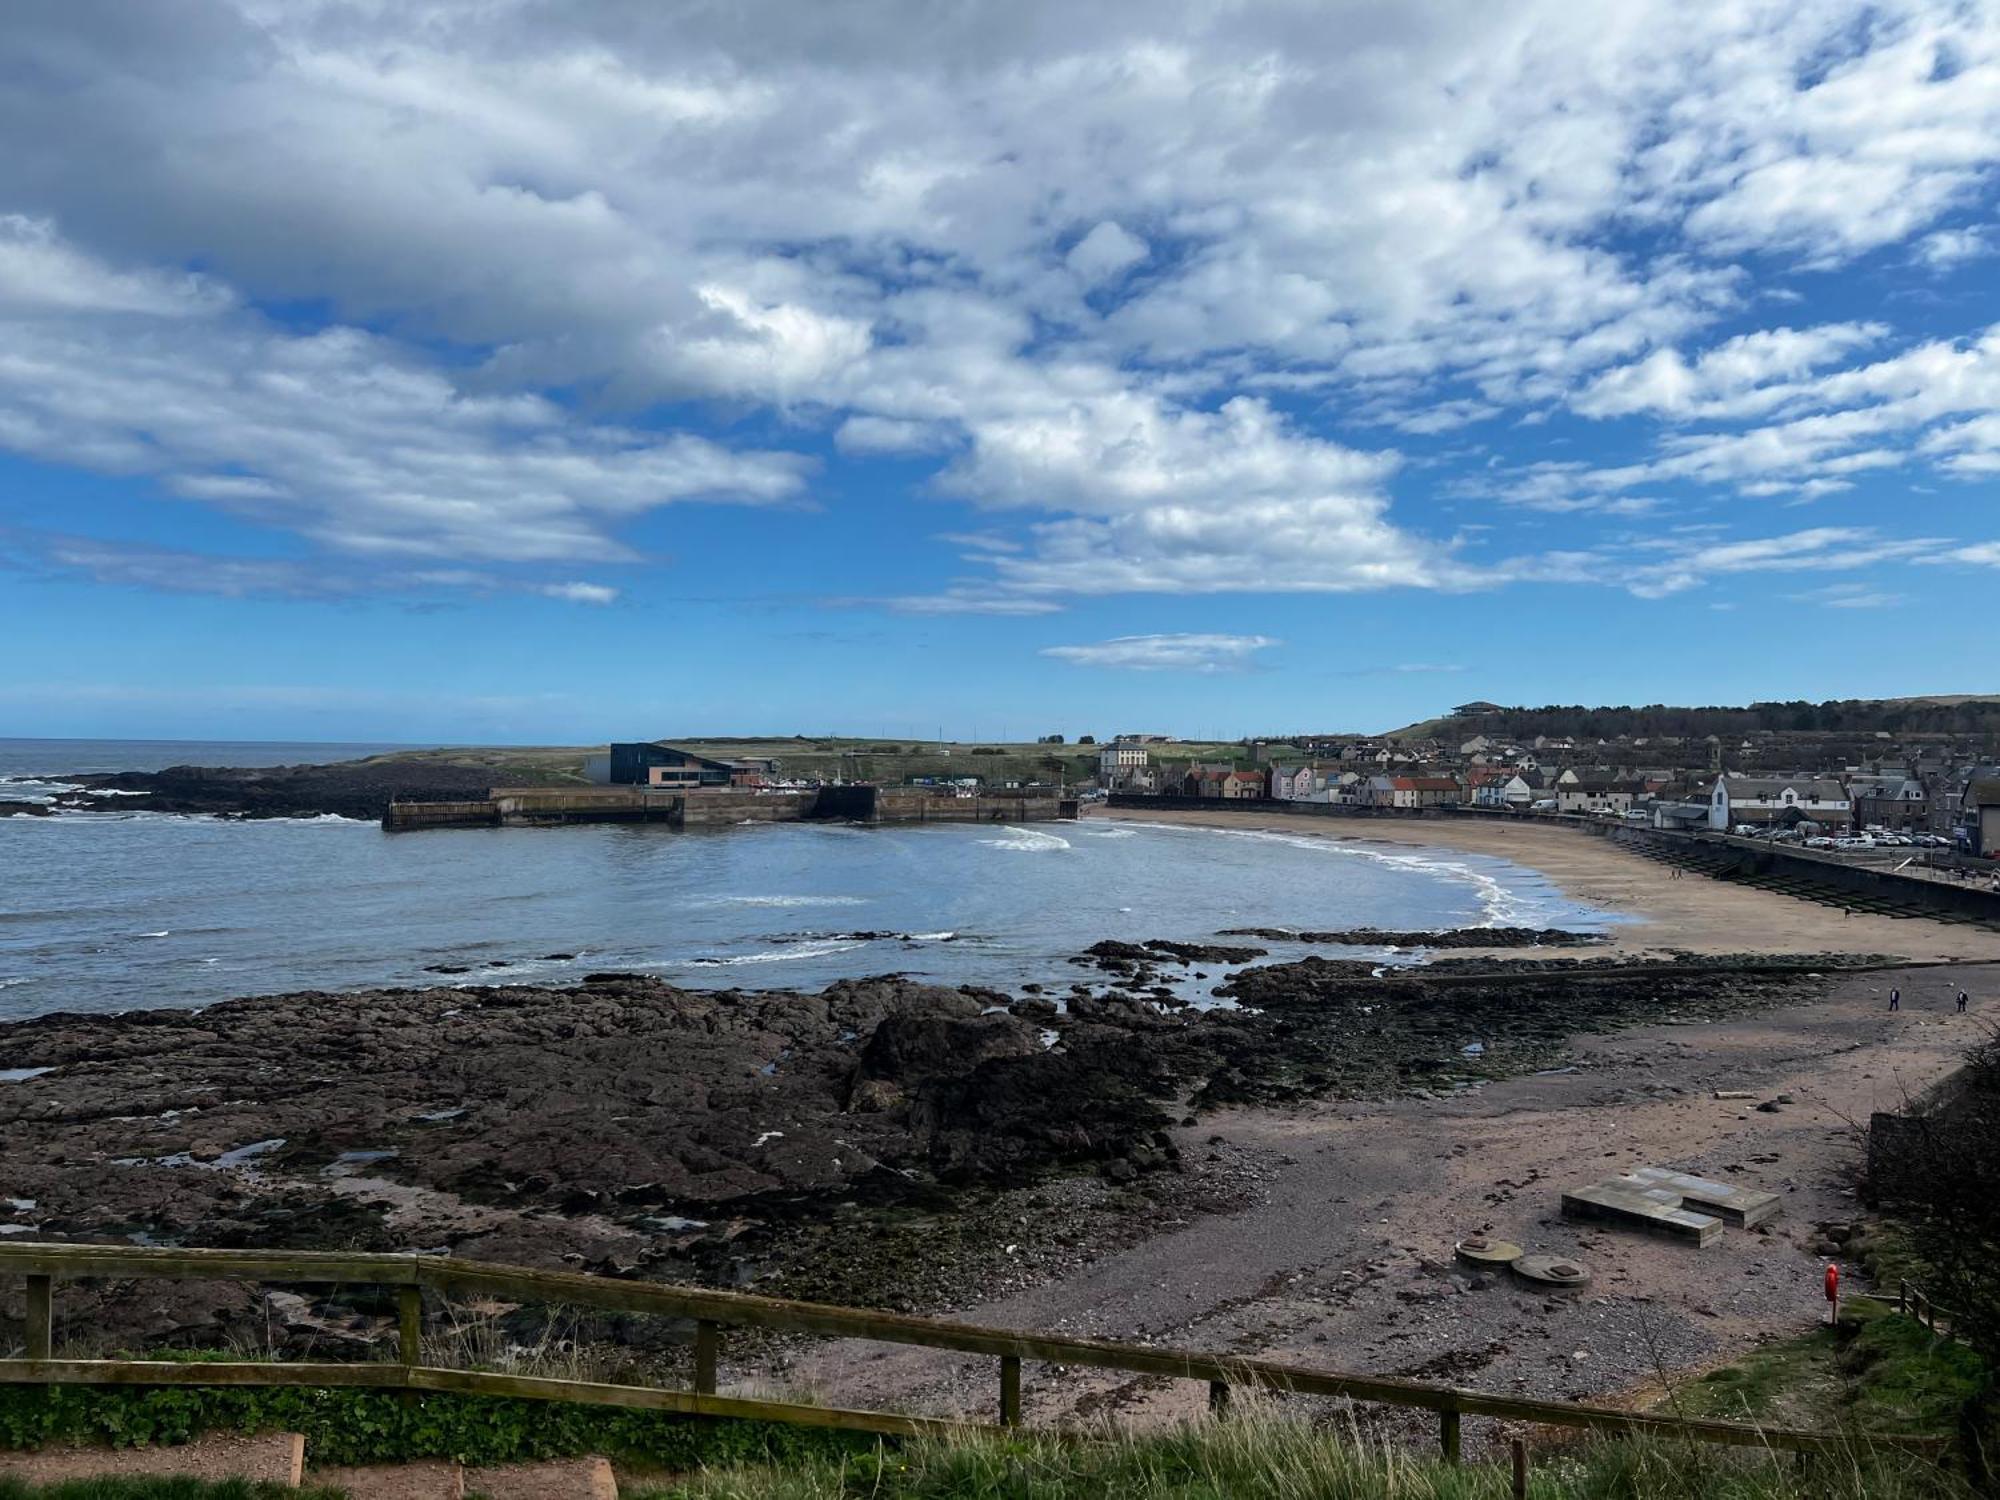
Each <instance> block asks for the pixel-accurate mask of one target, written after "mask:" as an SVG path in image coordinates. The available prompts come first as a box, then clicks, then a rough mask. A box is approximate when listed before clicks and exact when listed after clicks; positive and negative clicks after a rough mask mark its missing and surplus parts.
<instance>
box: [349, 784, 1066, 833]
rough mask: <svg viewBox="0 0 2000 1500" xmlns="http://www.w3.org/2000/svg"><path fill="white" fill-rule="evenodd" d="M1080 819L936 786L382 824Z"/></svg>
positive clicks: (665, 800) (527, 807)
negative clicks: (952, 792) (943, 790)
mask: <svg viewBox="0 0 2000 1500" xmlns="http://www.w3.org/2000/svg"><path fill="white" fill-rule="evenodd" d="M1076 813H1077V805H1076V802H1075V801H1074V800H1072V799H1068V798H1064V797H1061V796H1059V795H1058V794H1057V793H1056V792H1055V791H1053V790H1043V789H1040V788H1022V789H1007V790H1002V791H997V792H988V793H984V794H982V795H980V796H977V797H958V796H953V795H950V794H948V793H947V794H940V793H938V792H935V791H933V790H932V789H930V788H929V787H877V786H825V787H808V788H803V789H800V790H797V791H750V790H732V791H696V792H663V791H651V790H648V789H647V788H645V787H635V786H608V787H506V788H499V789H496V790H495V791H494V792H493V793H492V795H491V796H490V797H488V798H487V799H486V800H485V801H481V802H473V801H458V802H392V803H390V804H389V807H388V810H387V811H386V812H385V813H384V814H383V815H382V826H383V827H384V828H388V829H391V830H395V831H402V830H416V829H422V828H492V827H509V828H512V827H533V826H538V825H552V824H564V823H667V824H671V825H672V826H673V827H676V828H724V827H730V826H733V825H736V824H740V823H796V822H800V821H802V820H804V819H807V818H814V819H837V820H840V821H845V822H853V823H1040V822H1051V821H1054V820H1055V819H1057V818H1073V817H1075V816H1076Z"/></svg>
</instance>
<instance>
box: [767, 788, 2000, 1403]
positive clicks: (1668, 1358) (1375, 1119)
mask: <svg viewBox="0 0 2000 1500" xmlns="http://www.w3.org/2000/svg"><path fill="white" fill-rule="evenodd" d="M1108 816H1112V817H1121V818H1122V817H1129V818H1134V819H1138V820H1141V821H1156V822H1185V823H1204V824H1213V825H1216V826H1225V827H1246V828H1273V829H1279V830H1282V831H1284V832H1287V833H1302V834H1307V835H1310V836H1323V837H1333V836H1337V831H1336V830H1333V829H1323V828H1321V827H1320V826H1318V825H1317V824H1315V823H1312V822H1309V821H1308V820H1305V819H1299V818H1283V817H1273V816H1270V815H1262V816H1260V815H1258V814H1254V813H1252V814H1245V815H1230V814H1217V813H1206V812H1204V813H1183V814H1138V813H1124V812H1113V813H1110V814H1108ZM1365 827H1366V833H1367V836H1368V837H1371V838H1378V839H1380V840H1382V841H1383V842H1393V843H1398V844H1422V845H1427V846H1431V847H1448V848H1453V849H1462V850H1468V851H1471V852H1476V853H1479V854H1491V855H1497V856H1500V857H1503V858H1509V859H1513V860H1517V861H1519V862H1520V863H1522V864H1525V865H1530V866H1532V867H1533V868H1535V869H1537V870H1539V871H1541V872H1542V873H1544V874H1545V875H1547V876H1549V877H1550V878H1552V879H1553V880H1555V881H1556V882H1557V883H1559V884H1560V885H1561V886H1562V888H1563V889H1564V890H1565V891H1566V892H1568V893H1569V894H1571V895H1573V896H1575V897H1577V898H1578V899H1580V900H1584V901H1588V902H1590V903H1591V904H1593V905H1597V906H1602V907H1605V908H1609V909H1612V910H1616V911H1619V912H1621V913H1625V914H1629V915H1631V916H1633V917H1635V918H1638V919H1640V920H1639V921H1635V922H1634V923H1633V924H1632V925H1630V926H1629V927H1627V928H1625V929H1623V930H1621V932H1620V934H1619V937H1618V939H1617V942H1616V945H1615V946H1616V951H1618V952H1621V953H1624V954H1627V955H1631V956H1639V955H1642V954H1645V953H1649V952H1653V951H1656V950H1661V949H1668V948H1680V949H1690V950H1696V951H1706V952H1742V951H1763V952H1772V953H1819V952H1828V951H1850V952H1883V953H1893V954H1898V955H1902V956H1907V957H1908V958H1910V959H1912V960H1917V961H1923V960H1937V959H1954V960H1971V961H1973V962H1967V963H1954V964H1953V965H1952V967H1950V968H1948V969H1943V970H1940V969H1924V970H1914V971H1910V972H1909V973H1907V974H1904V973H1899V972H1897V971H1886V972H1874V973H1864V974H1855V975H1850V976H1845V977H1839V978H1831V979H1829V981H1828V983H1827V985H1826V988H1825V990H1824V991H1823V992H1822V993H1821V994H1820V995H1819V996H1818V997H1817V998H1815V999H1813V1000H1811V1001H1809V1002H1807V1003H1803V1004H1795V1005H1786V1006H1782V1007H1780V1008H1777V1009H1773V1010H1770V1011H1766V1012H1763V1013H1760V1014H1754V1015H1748V1016H1743V1017H1738V1018H1734V1019H1727V1020H1719V1021H1678V1020H1677V1021H1674V1022H1670V1023H1667V1024H1660V1025H1643V1026H1637V1027H1630V1028H1626V1029H1624V1030H1620V1031H1617V1032H1614V1033H1611V1034H1608V1035H1599V1036H1586V1037H1579V1038H1577V1039H1576V1040H1575V1042H1574V1043H1573V1049H1572V1050H1573V1057H1574V1062H1573V1065H1572V1066H1569V1067H1567V1068H1564V1069H1562V1070H1558V1071H1553V1072H1549V1073H1544V1074H1538V1075H1535V1076H1531V1077H1523V1078H1514V1079H1509V1080H1505V1081H1501V1082H1498V1083H1494V1084H1491V1085H1489V1086H1487V1087H1484V1088H1481V1089H1478V1090H1476V1091H1469V1092H1467V1093H1465V1094H1461V1095H1457V1096H1453V1097H1449V1098H1436V1099H1422V1098H1418V1099H1408V1098H1405V1099H1396V1100H1390V1101H1375V1102H1351V1101H1350V1102H1340V1101H1326V1102H1316V1103H1309V1104H1306V1105H1302V1106H1299V1107H1296V1108H1263V1107H1259V1108H1250V1109H1242V1110H1235V1111H1230V1112H1226V1113H1224V1114H1222V1115H1220V1116H1216V1117H1211V1118H1209V1119H1207V1120H1205V1121H1203V1122H1202V1123H1201V1124H1200V1125H1199V1126H1197V1127H1193V1128H1187V1129H1183V1130H1182V1131H1181V1132H1179V1136H1178V1139H1179V1144H1180V1145H1181V1148H1182V1150H1183V1152H1184V1153H1185V1154H1186V1155H1187V1157H1188V1158H1189V1159H1190V1160H1191V1161H1195V1162H1200V1163H1203V1164H1205V1165H1207V1166H1208V1167H1210V1168H1211V1169H1218V1170H1219V1169H1225V1168H1226V1169H1228V1170H1232V1171H1237V1172H1243V1171H1248V1172H1250V1173H1251V1174H1253V1175H1254V1176H1256V1177H1257V1178H1258V1179H1259V1187H1258V1190H1257V1191H1256V1193H1255V1195H1254V1197H1255V1201H1254V1202H1253V1203H1252V1204H1251V1205H1250V1206H1249V1207H1247V1208H1245V1209H1244V1210H1242V1211H1241V1212H1238V1213H1234V1214H1227V1215H1213V1216H1206V1217H1197V1218H1193V1219H1191V1220H1188V1221H1186V1222H1183V1223H1179V1224H1170V1225H1168V1226H1166V1227H1165V1228H1164V1229H1163V1232H1161V1233H1160V1234H1157V1235H1155V1236H1154V1237H1152V1238H1150V1239H1148V1240H1145V1241H1143V1242H1142V1243H1140V1244H1138V1245H1136V1246H1133V1247H1131V1248H1128V1249H1124V1250H1121V1251H1117V1252H1114V1253H1112V1254H1109V1255H1107V1256H1104V1257H1102V1258H1100V1259H1098V1260H1096V1261H1095V1262H1092V1263H1089V1264H1086V1265H1084V1266H1082V1267H1080V1268H1079V1269H1078V1271H1077V1272H1076V1273H1075V1274H1073V1275H1070V1276H1067V1277H1065V1278H1061V1279H1057V1280H1052V1281H1049V1282H1046V1283H1044V1284H1042V1285H1040V1286H1037V1287H1034V1288H1032V1289H1031V1290H1027V1291H1024V1292H1020V1293H1017V1294H1014V1295H1010V1296H1006V1297H1003V1298H998V1299H995V1300H992V1301H989V1302H986V1303H984V1304H982V1305H980V1306H978V1307H975V1308H973V1309H971V1310H969V1312H968V1313H967V1316H969V1317H971V1318H972V1319H974V1320H976V1321H980V1322H985V1323H990V1324H993V1325H996V1326H1012V1327H1022V1328H1055V1329H1061V1330H1064V1331H1071V1332H1076V1333H1083V1334H1091V1335H1097V1336H1102V1337H1112V1338H1121V1339H1137V1340H1145V1341H1158V1342H1162V1343H1168V1344H1175V1345H1183V1346H1186V1347H1190V1348H1201V1349H1227V1350H1235V1351H1239V1352H1242V1353H1246V1354H1247V1353H1256V1354H1269V1355H1278V1356H1281V1357H1286V1358H1293V1359H1297V1360H1300V1361H1302V1362H1305V1363H1311V1364H1317V1365H1321V1366H1324V1367H1329V1368H1338V1369H1355V1370H1366V1371H1374V1372H1387V1373H1395V1374H1401V1375H1407V1376H1413V1377H1420V1378H1427V1379H1436V1380H1443V1381H1447V1382H1450V1383H1453V1384H1459V1385H1464V1386H1468V1387H1474V1388H1478V1389H1485V1390H1494V1391H1500V1392H1506V1393H1520V1394H1531V1395H1536V1396H1554V1397H1567V1398H1577V1399H1580V1398H1586V1397H1588V1398H1591V1399H1598V1400H1604V1399H1611V1400H1620V1399H1633V1398H1634V1396H1635V1393H1637V1392H1639V1391H1641V1390H1642V1389H1648V1388H1650V1389H1652V1390H1655V1391H1657V1389H1658V1387H1659V1386H1660V1385H1661V1383H1662V1381H1663V1380H1665V1381H1666V1382H1668V1383H1671V1382H1672V1381H1674V1380H1677V1379H1683V1378H1688V1377H1690V1376H1691V1375H1692V1373H1693V1372H1697V1371H1699V1370H1701V1369H1703V1368H1705V1367H1710V1366H1713V1365H1715V1364H1718V1363H1725V1362H1727V1361H1728V1360H1729V1359H1731V1358H1732V1357H1736V1356H1740V1354H1741V1353H1742V1352H1744V1351H1745V1350H1747V1349H1749V1348H1751V1347H1754V1346H1755V1345H1756V1344H1757V1343H1759V1342H1762V1341H1764V1340H1767V1339H1771V1338H1775V1337H1782V1336H1788V1335H1791V1334H1794V1333H1797V1332H1799V1331H1801V1330H1803V1329H1805V1328H1807V1327H1809V1326H1810V1325H1811V1324H1812V1323H1813V1322H1814V1321H1816V1320H1817V1319H1819V1318H1821V1317H1823V1316H1824V1311H1825V1307H1824V1303H1823V1301H1822V1300H1821V1292H1820V1279H1821V1276H1822V1273H1823V1268H1824V1266H1825V1264H1826V1261H1827V1259H1828V1258H1829V1257H1828V1255H1827V1254H1826V1253H1825V1252H1827V1251H1829V1250H1830V1249H1831V1248H1832V1246H1831V1243H1830V1242H1829V1240H1828V1239H1827V1234H1826V1230H1825V1227H1824V1226H1826V1225H1828V1224H1834V1225H1839V1224H1841V1223H1844V1222H1845V1221H1847V1220H1849V1219H1851V1218H1852V1217H1853V1216H1854V1215H1856V1214H1857V1213H1858V1212H1859V1208H1858V1205H1857V1203H1856V1201H1855V1197H1854V1182H1855V1177H1856V1172H1857V1169H1858V1167H1859V1165H1860V1161H1861V1154H1862V1149H1863V1138H1862V1131H1863V1130H1864V1129H1865V1127H1866V1125H1867V1122H1868V1118H1869V1115H1870V1114H1871V1113H1872V1112H1873V1111H1876V1110H1891V1109H1895V1108H1898V1107H1899V1106H1900V1105H1901V1104H1902V1103H1903V1102H1904V1101H1905V1100H1906V1099H1907V1098H1908V1097H1909V1096H1910V1095H1912V1094H1914V1093H1915V1092H1917V1091H1919V1090H1921V1089H1923V1088H1925V1087H1927V1086H1928V1085H1930V1084H1931V1083H1933V1082H1934V1081H1936V1080H1937V1079H1938V1078H1941V1077H1943V1076H1944V1075H1945V1074H1946V1073H1948V1072H1949V1071H1950V1070H1951V1069H1952V1068H1953V1067H1954V1066H1956V1063H1957V1059H1958V1057H1959V1055H1960V1053H1961V1052H1962V1050H1963V1049H1964V1047H1965V1046H1967V1045H1968V1044H1969V1043H1970V1042H1972V1041H1973V1040H1974V1039H1975V1038H1976V1037H1977V1036H1978V1035H1980V1034H1982V1032H1981V1027H1982V1025H1990V1024H1991V1022H1992V1020H1993V1019H1994V1018H1995V1017H1996V1016H2000V963H1996V962H1993V961H1994V960H2000V937H1996V936H1994V935H1992V934H1981V933H1978V932H1975V931H1970V930H1968V929H1965V928H1962V927H1957V926H1948V925H1946V924H1942V923H1936V922H1930V921H1924V920H1912V921H1894V920H1890V919H1886V918H1875V917H1862V916H1856V917H1843V916H1842V915H1841V914H1840V913H1839V912H1838V911H1835V910H1831V909H1829V908H1826V907H1822V906H1819V905H1816V904H1813V903H1809V902H1803V901H1797V900H1793V899H1791V898H1788V897H1784V896H1779V895H1775V894H1769V893H1765V892H1760V891H1750V890H1736V889H1732V888H1730V887H1728V886H1726V885H1723V884H1721V883H1719V882H1715V881H1710V880H1704V879H1701V878H1697V877H1689V878H1686V879H1682V880H1673V879H1670V878H1669V876H1668V874H1667V872H1666V870H1665V869H1664V868H1663V867H1661V866H1659V865H1657V864H1654V863H1652V862H1650V861H1647V860H1645V859H1642V858H1640V857H1638V856H1636V855H1634V854H1631V853H1628V852H1626V851H1624V850H1621V849H1619V848H1618V847H1617V846H1615V845H1612V844H1610V843H1608V842H1607V841H1604V840H1601V839H1595V838H1589V837H1585V836H1581V835H1577V834H1572V833H1568V832H1566V831H1564V830H1561V829H1554V828H1542V827H1520V828H1513V827H1493V826H1490V825H1486V824H1477V823H1470V822H1467V823H1455V822H1445V821H1438V822H1425V823H1421V824H1414V823H1413V824H1402V823H1386V822H1384V823H1371V824H1368V825H1365ZM1339 832H1344V830H1340V831H1339ZM1982 959H1983V960H1987V961H1988V962H1986V963H1980V962H1978V960H1982ZM1892 984H1900V985H1901V987H1902V989H1903V993H1904V1006H1903V1009H1902V1010H1901V1012H1899V1013H1897V1014H1893V1015H1892V1014H1890V1013H1889V1012H1888V1010H1887V1007H1886V1001H1885V996H1886V994H1887V992H1888V989H1889V987H1890V986H1891V985H1892ZM1960 986H1963V987H1964V988H1965V989H1966V990H1967V991H1968V992H1969V993H1970V994H1971V996H1972V1007H1971V1011H1972V1013H1971V1014H1970V1015H1969V1016H1958V1015H1956V1014H1954V1007H1953V1003H1952V1001H1953V996H1954V994H1955V992H1956V989H1957V988H1958V987H1960ZM1718 1093H1724V1094H1730V1093H1747V1094H1749V1095H1750V1097H1749V1098H1745V1099H1721V1098H1717V1097H1716V1096H1717V1094H1718ZM1762 1105H1768V1106H1769V1107H1768V1108H1760V1107H1759V1106H1762ZM1640 1165H1660V1166H1671V1167H1676V1168H1681V1169H1685V1170H1692V1171H1696V1172H1701V1173H1706V1174H1709V1175H1713V1176H1719V1177H1723V1178H1726V1179H1728V1180H1729V1181H1731V1182H1734V1183H1738V1184H1741V1185H1744V1186H1748V1187H1754V1188H1759V1189H1762V1190H1765V1191H1769V1192H1773V1193H1777V1194H1779V1195H1780V1197H1781V1199H1782V1200H1783V1211H1782V1214H1781V1216H1780V1217H1779V1218H1778V1219H1777V1220H1776V1221H1775V1223H1774V1224H1772V1225H1771V1226H1769V1232H1768V1233H1753V1232H1749V1231H1744V1230H1735V1229H1732V1230H1729V1231H1728V1232H1727V1233H1726V1234H1725V1235H1724V1236H1723V1238H1722V1239H1721V1241H1719V1242H1718V1243H1716V1244H1714V1245H1711V1246H1709V1247H1707V1248H1705V1249H1703V1250H1699V1251H1697V1250H1693V1249H1690V1248H1686V1247H1684V1246H1681V1245H1677V1244H1672V1243H1667V1242H1664V1241H1660V1240H1655V1239H1650V1238H1646V1237H1643V1236H1641V1235H1638V1234H1634V1233H1630V1232H1626V1231H1621V1230H1611V1229H1604V1228H1600V1227H1595V1226H1590V1225H1582V1224H1575V1223H1571V1222H1568V1221H1566V1220H1565V1219H1564V1218H1563V1217H1562V1216H1561V1213H1560V1206H1559V1194H1560V1192H1561V1190H1562V1188H1563V1187H1565V1186H1568V1185H1571V1184H1572V1183H1581V1182H1589V1181H1594V1180H1596V1179H1598V1178H1600V1177H1603V1176H1607V1175H1611V1174H1614V1173H1617V1172H1623V1171H1629V1170H1631V1169H1632V1168H1634V1167H1637V1166H1640ZM1470 1233H1483V1234H1487V1235H1489V1236H1493V1237H1498V1238H1505V1239H1510V1240H1514V1241H1516V1242H1518V1243H1520V1244H1522V1245H1524V1246H1526V1247H1527V1248H1529V1249H1530V1250H1537V1251H1545V1252H1554V1253H1559V1254H1562V1255H1564V1256H1568V1257H1574V1258H1577V1259H1579V1260H1581V1261H1582V1262H1583V1263H1584V1264H1585V1265H1586V1266H1588V1267H1589V1268H1590V1270H1591V1271H1592V1273H1593V1281H1592V1284H1591V1285H1590V1287H1589V1288H1587V1289H1586V1290H1584V1291H1583V1292H1581V1293H1577V1294H1573V1295H1567V1296H1548V1295H1543V1294H1539V1293H1534V1292H1531V1291H1529V1290H1528V1289H1526V1288H1525V1287H1523V1286H1521V1285H1520V1284H1518V1283H1515V1282H1513V1281H1512V1280H1511V1279H1509V1278H1507V1277H1504V1276H1501V1277H1479V1276H1474V1275H1472V1274H1470V1273H1468V1272H1467V1271H1466V1270H1465V1268H1464V1267H1461V1266H1456V1265H1454V1263H1453V1260H1452V1246H1453V1244H1454V1243H1455V1242H1456V1241H1457V1240H1458V1239H1459V1238H1460V1237H1461V1236H1463V1235H1466V1234H1470ZM1831 1258H1835V1259H1838V1258H1839V1252H1835V1254H1834V1255H1833V1256H1832V1257H1831ZM1844 1269H1845V1271H1846V1274H1847V1275H1848V1277H1849V1284H1850V1285H1860V1284H1862V1283H1861V1280H1860V1279H1859V1278H1860V1273H1859V1268H1858V1267H1856V1266H1854V1265H1852V1264H1844ZM804 1373H805V1375H806V1376H807V1377H808V1378H809V1379H811V1380H812V1381H814V1382H815V1383H817V1384H819V1385H821V1386H822V1387H824V1388H825V1389H827V1390H829V1391H830V1392H833V1393H836V1394H838V1395H839V1396H841V1397H842V1398H843V1399H862V1400H872V1401H897V1402H904V1403H914V1404H916V1405H918V1406H920V1407H923V1408H926V1409H936V1410H976V1409H980V1408H981V1407H982V1406H983V1405H984V1404H985V1403H986V1402H987V1401H988V1400H989V1399H990V1392H989V1391H988V1390H987V1386H988V1385H989V1384H990V1371H988V1370H986V1369H984V1368H982V1367H978V1366H976V1365H974V1366H965V1365H960V1364H955V1363H954V1362H952V1361H950V1360H948V1359H943V1358H938V1357H935V1356H929V1355H925V1354H922V1353H919V1352H916V1351H910V1350H898V1351H881V1352H875V1351H866V1352H860V1351H857V1350H856V1349H854V1348H852V1347H836V1348H832V1349H829V1350H827V1351H825V1352H824V1353H821V1354H815V1355H814V1356H812V1357H811V1358H809V1359H808V1360H807V1361H806V1362H805V1365H804ZM1028 1391H1029V1402H1030V1410H1031V1411H1032V1412H1033V1413H1035V1414H1036V1415H1037V1416H1040V1417H1042V1418H1045V1419H1050V1420H1061V1419H1065V1418H1076V1417H1080V1416H1088V1415H1091V1414H1094V1413H1101V1412H1106V1411H1116V1412H1117V1413H1119V1414H1120V1415H1121V1416H1124V1417H1126V1418H1128V1419H1138V1420H1169V1419H1174V1418H1178V1417H1182V1416H1188V1415H1192V1414H1194V1413H1195V1412H1196V1411H1198V1410H1199V1408H1200V1406H1201V1403H1202V1401H1203V1400H1204V1398H1205V1392H1204V1391H1203V1390H1202V1389H1201V1388H1200V1387H1198V1386H1197V1385H1195V1384H1193V1383H1191V1382H1175V1381H1167V1380H1153V1379H1133V1380H1123V1379H1118V1378H1115V1377H1111V1376H1106V1375H1102V1374H1099V1373H1096V1372H1091V1371H1083V1370H1050V1369H1031V1370H1030V1372H1029V1379H1028ZM1469 1430H1470V1429H1469Z"/></svg>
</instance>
